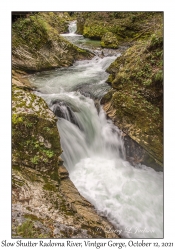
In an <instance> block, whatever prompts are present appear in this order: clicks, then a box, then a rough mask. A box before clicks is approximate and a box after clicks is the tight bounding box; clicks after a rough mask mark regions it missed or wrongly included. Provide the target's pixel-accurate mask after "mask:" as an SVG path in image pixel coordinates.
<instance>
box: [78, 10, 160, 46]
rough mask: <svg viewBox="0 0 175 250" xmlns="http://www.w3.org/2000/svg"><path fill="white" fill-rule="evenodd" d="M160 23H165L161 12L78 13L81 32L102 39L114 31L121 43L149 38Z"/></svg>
mask: <svg viewBox="0 0 175 250" xmlns="http://www.w3.org/2000/svg"><path fill="white" fill-rule="evenodd" d="M160 23H161V24H162V25H163V13H161V12H105V11H104V12H79V13H77V27H78V29H77V30H78V32H80V34H83V35H84V36H85V37H88V38H91V39H99V40H101V39H102V37H103V36H104V35H105V34H106V33H107V32H112V33H113V35H115V36H116V37H117V40H118V42H119V44H122V43H124V42H127V43H128V42H131V41H133V40H134V41H135V40H138V39H140V40H143V39H149V37H150V35H151V34H152V33H153V32H154V30H156V29H157V27H158V26H159V24H160ZM102 44H103V43H102Z"/></svg>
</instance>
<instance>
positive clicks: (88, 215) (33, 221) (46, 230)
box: [12, 13, 118, 238]
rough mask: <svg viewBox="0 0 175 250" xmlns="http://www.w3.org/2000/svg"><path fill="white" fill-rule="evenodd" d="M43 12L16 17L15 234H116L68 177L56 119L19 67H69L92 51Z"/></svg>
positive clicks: (13, 86) (35, 235)
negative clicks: (64, 35)
mask: <svg viewBox="0 0 175 250" xmlns="http://www.w3.org/2000/svg"><path fill="white" fill-rule="evenodd" d="M45 15H46V14H37V15H35V16H30V18H27V20H25V19H23V20H19V19H18V20H17V23H16V24H15V23H14V27H13V37H12V39H13V42H12V46H13V47H12V61H13V64H12V67H13V70H12V237H13V238H118V236H117V234H115V233H113V232H112V231H111V232H108V231H109V230H108V229H109V228H112V225H111V224H110V223H109V222H107V220H106V219H105V218H103V217H101V216H99V215H98V214H97V212H96V211H95V209H94V207H93V206H92V205H91V204H90V203H89V202H88V201H86V200H85V199H84V198H83V197H82V196H81V195H80V194H79V193H78V191H77V189H76V188H75V186H74V185H73V183H72V182H71V181H70V179H69V174H68V172H67V170H66V169H65V167H64V166H63V161H62V160H61V158H60V155H61V152H62V149H61V145H60V138H59V132H58V130H57V126H56V121H57V120H56V118H55V116H54V114H53V113H52V111H51V110H49V109H48V107H47V105H46V103H45V101H44V100H43V99H41V98H40V97H38V96H36V95H35V94H34V93H33V92H32V88H31V86H30V83H29V82H28V80H27V74H26V72H24V71H21V69H23V70H24V69H25V70H26V71H27V72H28V71H35V70H42V69H45V68H47V69H50V68H54V67H56V66H57V67H61V66H67V65H70V64H71V63H72V62H73V61H74V60H75V59H81V58H82V59H84V58H89V57H91V56H92V54H91V53H89V52H87V51H84V50H79V49H78V48H77V47H74V46H72V45H70V44H69V43H68V42H66V41H64V40H63V39H62V38H61V37H59V35H58V34H57V33H54V32H55V31H54V29H53V27H52V26H50V23H49V21H48V20H50V15H52V17H55V18H56V16H55V14H52V13H48V14H47V15H46V16H45ZM47 18H48V20H47ZM37 25H38V26H37ZM43 25H44V27H45V28H44V29H45V31H44V30H42V27H43ZM27 27H28V29H27ZM42 31H43V33H42ZM52 32H53V34H52ZM51 34H52V35H51ZM57 36H58V37H57ZM49 44H50V45H49ZM65 46H66V47H65ZM61 51H63V56H62V54H61ZM57 59H59V60H57ZM65 60H67V61H66V62H65ZM19 69H20V70H19Z"/></svg>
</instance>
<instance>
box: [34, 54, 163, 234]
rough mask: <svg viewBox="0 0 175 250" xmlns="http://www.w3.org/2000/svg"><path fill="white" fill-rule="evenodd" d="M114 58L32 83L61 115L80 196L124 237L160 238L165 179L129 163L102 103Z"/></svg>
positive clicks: (52, 73) (95, 60)
mask: <svg viewBox="0 0 175 250" xmlns="http://www.w3.org/2000/svg"><path fill="white" fill-rule="evenodd" d="M118 56H119V54H118ZM115 58H116V57H114V56H108V57H104V58H99V57H98V56H96V57H94V58H93V59H92V60H85V61H79V62H76V63H75V64H74V65H73V66H72V67H69V68H66V69H65V68H63V69H57V70H54V71H49V72H42V73H37V74H35V75H32V76H31V78H30V80H31V82H32V83H33V85H34V86H35V87H37V89H38V91H39V92H36V94H37V95H40V96H41V97H42V98H44V99H45V101H46V102H47V103H48V105H49V107H50V108H51V109H52V110H53V111H54V112H55V114H56V115H57V116H58V122H57V126H58V130H59V133H60V137H61V145H62V149H63V154H62V158H63V160H64V165H65V166H66V168H67V169H68V171H69V174H70V178H71V180H72V181H73V183H74V184H75V186H76V187H77V189H78V190H79V192H80V193H81V194H82V195H83V196H84V197H85V198H86V199H87V200H89V201H90V202H91V203H92V204H93V205H94V206H95V207H96V209H97V211H98V212H99V213H100V214H103V215H105V216H107V218H108V220H109V221H111V222H112V224H113V225H114V226H115V228H116V231H117V230H118V233H119V234H120V235H121V236H122V237H126V238H161V237H163V174H162V172H156V171H154V170H153V169H152V168H149V167H147V166H144V165H138V166H137V167H133V166H131V165H130V164H129V162H127V161H126V160H125V149H124V146H123V141H122V138H121V135H120V131H119V129H118V128H117V127H116V126H114V125H113V123H112V122H111V121H110V120H108V119H106V115H105V112H104V111H103V109H102V107H101V106H100V105H99V103H98V102H97V100H98V99H100V98H101V97H102V96H103V95H104V93H106V92H107V90H108V89H109V86H108V85H107V84H106V83H105V80H106V79H107V77H108V74H107V73H106V72H105V69H106V68H107V67H108V66H109V65H110V63H111V62H112V61H114V59H115ZM94 100H95V103H96V104H97V105H96V106H95V105H94ZM111 230H112V229H110V228H106V231H111Z"/></svg>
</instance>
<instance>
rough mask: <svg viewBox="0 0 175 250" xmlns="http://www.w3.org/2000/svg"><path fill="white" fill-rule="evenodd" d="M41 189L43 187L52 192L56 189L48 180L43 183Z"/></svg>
mask: <svg viewBox="0 0 175 250" xmlns="http://www.w3.org/2000/svg"><path fill="white" fill-rule="evenodd" d="M43 189H45V190H47V191H54V192H56V191H57V189H56V187H55V186H54V185H53V184H51V183H49V182H47V183H45V184H44V186H43Z"/></svg>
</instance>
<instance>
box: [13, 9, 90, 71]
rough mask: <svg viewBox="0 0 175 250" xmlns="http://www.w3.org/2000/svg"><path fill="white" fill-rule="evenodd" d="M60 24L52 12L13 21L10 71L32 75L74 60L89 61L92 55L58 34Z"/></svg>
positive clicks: (57, 17) (57, 16)
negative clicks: (20, 71) (15, 70)
mask: <svg viewBox="0 0 175 250" xmlns="http://www.w3.org/2000/svg"><path fill="white" fill-rule="evenodd" d="M53 20H55V21H53ZM61 23H62V22H61V21H60V18H59V15H58V14H57V13H53V12H48V13H37V14H34V15H30V16H29V17H28V18H24V19H18V20H17V21H16V22H14V23H13V26H12V30H13V35H12V67H13V69H18V70H19V69H20V70H23V71H26V72H34V71H41V70H46V69H47V70H48V69H54V68H57V67H68V66H70V65H72V64H73V62H74V61H75V60H82V59H90V58H92V57H93V56H94V55H93V54H92V53H91V52H89V51H86V50H83V49H79V48H78V47H76V46H75V45H73V44H71V43H69V42H68V41H66V40H65V39H64V38H63V37H61V36H60V35H59V27H60V24H61ZM65 25H66V26H68V23H65Z"/></svg>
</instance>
